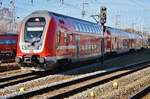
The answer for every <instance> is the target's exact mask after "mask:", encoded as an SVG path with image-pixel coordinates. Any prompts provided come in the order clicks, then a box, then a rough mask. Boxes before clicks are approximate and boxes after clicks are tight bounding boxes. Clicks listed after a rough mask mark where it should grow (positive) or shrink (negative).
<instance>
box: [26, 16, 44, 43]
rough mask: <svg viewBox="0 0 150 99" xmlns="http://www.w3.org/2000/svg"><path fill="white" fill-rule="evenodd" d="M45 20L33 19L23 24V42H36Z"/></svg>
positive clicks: (38, 39) (40, 34)
mask: <svg viewBox="0 0 150 99" xmlns="http://www.w3.org/2000/svg"><path fill="white" fill-rule="evenodd" d="M45 24H46V20H45V18H43V17H33V18H30V19H29V20H27V22H26V23H25V32H24V40H25V42H33V41H34V42H38V41H40V39H41V36H42V34H43V31H44V27H45Z"/></svg>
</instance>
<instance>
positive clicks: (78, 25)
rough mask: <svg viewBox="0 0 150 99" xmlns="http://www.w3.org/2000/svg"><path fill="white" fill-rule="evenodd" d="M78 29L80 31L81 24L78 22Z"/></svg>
mask: <svg viewBox="0 0 150 99" xmlns="http://www.w3.org/2000/svg"><path fill="white" fill-rule="evenodd" d="M77 27H78V31H81V26H80V24H79V23H77Z"/></svg>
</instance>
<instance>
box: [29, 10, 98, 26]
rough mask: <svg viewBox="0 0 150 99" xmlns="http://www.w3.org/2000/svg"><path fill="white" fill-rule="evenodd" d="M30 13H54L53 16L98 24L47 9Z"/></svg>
mask: <svg viewBox="0 0 150 99" xmlns="http://www.w3.org/2000/svg"><path fill="white" fill-rule="evenodd" d="M32 14H45V15H46V14H48V15H55V16H58V17H64V18H69V19H74V20H76V21H82V22H86V23H90V24H95V25H98V24H97V23H94V22H90V21H87V20H83V19H79V18H75V17H71V16H67V15H63V14H58V13H55V12H51V11H47V10H37V11H35V12H33V13H32Z"/></svg>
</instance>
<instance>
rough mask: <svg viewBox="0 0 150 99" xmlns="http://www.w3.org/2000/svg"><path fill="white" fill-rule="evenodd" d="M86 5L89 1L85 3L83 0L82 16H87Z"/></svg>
mask: <svg viewBox="0 0 150 99" xmlns="http://www.w3.org/2000/svg"><path fill="white" fill-rule="evenodd" d="M85 5H88V3H85V2H84V0H83V3H82V12H81V15H82V18H83V17H84V16H85V14H86V13H85Z"/></svg>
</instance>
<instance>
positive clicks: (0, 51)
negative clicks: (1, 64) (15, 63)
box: [0, 33, 18, 59]
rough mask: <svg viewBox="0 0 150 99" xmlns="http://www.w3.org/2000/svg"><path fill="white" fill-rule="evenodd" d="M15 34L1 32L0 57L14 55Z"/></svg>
mask: <svg viewBox="0 0 150 99" xmlns="http://www.w3.org/2000/svg"><path fill="white" fill-rule="evenodd" d="M17 39H18V35H17V34H12V33H1V34H0V59H6V58H9V57H12V56H13V57H15V55H16V49H17Z"/></svg>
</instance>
